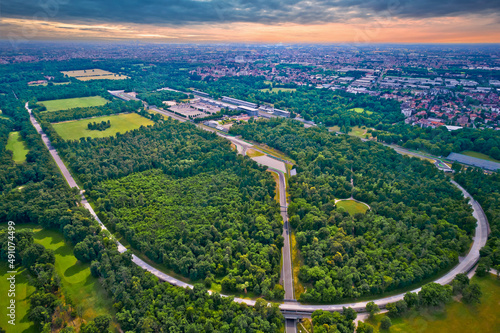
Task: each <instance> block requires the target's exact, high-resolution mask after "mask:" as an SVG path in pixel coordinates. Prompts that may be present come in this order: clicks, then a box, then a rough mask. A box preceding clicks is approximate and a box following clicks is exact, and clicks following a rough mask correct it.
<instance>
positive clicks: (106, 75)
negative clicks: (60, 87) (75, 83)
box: [61, 68, 129, 81]
mask: <svg viewBox="0 0 500 333" xmlns="http://www.w3.org/2000/svg"><path fill="white" fill-rule="evenodd" d="M61 73H63V74H64V75H67V76H69V77H74V78H76V79H77V80H80V81H90V80H125V79H128V78H129V77H128V76H126V75H121V74H115V73H112V72H108V71H105V70H103V69H98V68H94V69H87V70H83V69H82V70H76V71H61Z"/></svg>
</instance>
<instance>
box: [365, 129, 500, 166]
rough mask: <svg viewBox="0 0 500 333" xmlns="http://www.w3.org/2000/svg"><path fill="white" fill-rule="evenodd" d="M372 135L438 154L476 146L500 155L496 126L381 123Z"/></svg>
mask: <svg viewBox="0 0 500 333" xmlns="http://www.w3.org/2000/svg"><path fill="white" fill-rule="evenodd" d="M375 128H376V131H373V132H372V135H373V136H374V137H376V138H377V140H378V141H380V142H385V143H388V144H393V143H395V144H398V145H401V146H403V147H405V148H409V149H417V150H424V151H427V152H429V153H431V154H433V155H436V156H448V155H449V154H450V153H451V152H456V153H459V152H461V151H464V150H473V151H477V152H479V153H483V154H486V155H490V156H491V157H493V158H496V159H498V158H500V132H499V131H495V130H490V129H486V130H481V131H479V130H477V129H473V128H464V129H461V130H457V131H448V130H447V129H446V127H438V128H434V129H433V128H430V127H428V128H420V127H418V126H409V125H404V124H397V125H387V124H386V125H384V124H379V125H377V126H376V127H375Z"/></svg>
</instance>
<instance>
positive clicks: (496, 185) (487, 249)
mask: <svg viewBox="0 0 500 333" xmlns="http://www.w3.org/2000/svg"><path fill="white" fill-rule="evenodd" d="M455 180H456V181H457V183H459V184H460V185H462V186H463V187H464V188H465V189H466V190H467V191H468V192H469V193H470V194H471V195H472V196H473V197H474V199H476V200H477V201H478V202H479V203H480V204H481V207H482V208H483V210H484V213H485V214H486V217H487V218H488V223H489V225H490V229H491V232H490V235H489V237H488V241H487V242H486V246H484V247H483V248H482V249H481V251H480V254H481V259H480V261H479V265H478V268H477V270H476V272H477V274H478V275H479V276H484V275H486V273H487V272H488V271H489V270H490V268H494V269H496V270H497V271H500V174H499V173H498V172H493V173H491V174H485V173H484V172H483V170H481V169H478V168H467V169H465V168H462V167H460V166H458V167H457V168H456V175H455Z"/></svg>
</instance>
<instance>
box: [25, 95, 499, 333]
mask: <svg viewBox="0 0 500 333" xmlns="http://www.w3.org/2000/svg"><path fill="white" fill-rule="evenodd" d="M25 107H26V109H27V110H28V112H29V113H30V120H31V123H32V124H33V126H34V127H35V129H36V130H37V132H38V133H39V134H40V135H41V137H42V140H43V142H44V143H45V145H46V146H47V148H48V150H49V152H50V154H51V155H52V157H53V159H54V161H55V162H56V164H57V166H58V167H59V169H60V170H61V173H62V174H63V176H64V178H65V179H66V181H67V182H68V184H69V186H70V187H77V188H79V187H78V185H77V183H76V181H75V180H74V178H73V177H72V175H71V173H70V172H69V170H68V169H67V168H66V166H65V165H64V163H63V162H62V160H61V158H60V157H59V155H58V153H57V151H56V149H55V148H54V147H53V146H52V144H51V142H50V140H49V138H48V137H47V135H46V134H45V133H44V132H43V130H42V128H41V127H40V125H39V124H38V122H37V121H36V119H35V118H34V117H33V115H32V113H31V110H30V109H29V108H28V103H26V105H25ZM224 137H225V136H224ZM226 138H228V139H229V137H226ZM234 140H238V139H234ZM231 141H233V140H231ZM238 141H239V142H238V143H239V144H243V143H244V144H245V146H246V147H245V148H248V146H251V144H248V143H247V142H244V141H242V140H238ZM282 179H283V181H282ZM452 183H453V184H454V185H455V186H457V187H458V188H459V189H460V190H461V191H462V193H463V194H464V196H465V197H468V198H469V199H470V200H471V201H470V203H471V206H472V208H473V215H474V217H475V218H476V219H477V221H478V223H477V226H476V233H475V237H474V238H473V244H472V247H471V249H470V251H469V253H468V254H467V255H466V256H465V257H464V258H463V259H462V260H461V261H460V263H459V264H458V265H456V266H455V267H454V268H453V269H451V270H450V271H449V272H448V273H447V274H445V275H444V276H442V277H440V278H438V279H437V280H435V281H434V282H436V283H439V284H443V285H444V284H448V283H450V282H451V281H452V280H453V278H454V277H455V276H456V275H457V274H458V273H468V272H469V271H471V270H472V269H473V268H474V266H475V265H476V263H477V261H478V260H479V250H480V249H481V248H482V247H483V246H484V245H485V244H486V240H487V238H488V233H489V225H488V220H487V218H486V216H485V214H484V212H483V210H482V208H481V206H480V205H479V203H478V202H477V201H475V200H474V199H473V198H472V196H471V195H470V194H469V193H468V192H467V191H465V189H463V188H462V187H461V186H460V185H458V184H457V183H455V182H454V181H452ZM279 188H280V198H286V192H284V191H286V188H285V183H284V176H283V178H282V173H281V174H280V186H279ZM81 193H82V194H81V196H82V204H83V205H84V206H85V208H87V209H88V210H89V211H90V213H91V214H92V216H94V218H95V219H96V220H97V221H98V222H99V224H100V225H101V227H102V228H103V229H106V227H105V226H104V225H103V224H102V222H101V221H100V220H99V217H98V216H97V215H96V214H95V212H94V210H93V209H92V207H91V206H90V204H89V203H88V202H87V200H86V198H85V196H84V194H83V192H81ZM282 206H286V203H285V204H284V205H282ZM282 213H283V212H282ZM284 214H285V215H284V216H285V217H286V212H285V213H284ZM285 230H288V228H284V232H285ZM287 232H288V231H287ZM285 238H286V239H287V238H288V237H285ZM288 239H289V238H288ZM117 243H118V248H119V250H120V252H125V251H127V249H126V248H125V247H124V246H123V245H122V244H121V243H119V242H118V241H117ZM285 244H286V243H285ZM286 247H287V249H286V248H285V249H284V257H288V260H291V259H290V245H289V243H288V246H286ZM132 258H133V262H134V263H136V264H137V265H138V266H140V267H142V268H144V269H145V270H148V271H149V272H151V273H152V274H154V275H155V276H157V277H158V278H159V279H160V280H162V281H166V282H169V283H171V284H173V285H175V286H179V287H184V288H192V287H193V286H192V285H190V284H188V283H185V282H183V281H180V280H178V279H175V278H173V277H171V276H169V275H167V274H165V273H163V272H161V271H159V270H157V269H155V268H154V267H152V266H150V265H149V264H148V263H146V262H145V261H143V260H142V259H140V258H138V257H137V256H135V255H132ZM284 262H285V260H284ZM286 266H287V265H284V267H286ZM283 274H285V276H284V284H285V295H287V291H289V290H292V293H293V286H292V287H290V286H289V283H288V282H287V281H292V282H293V279H291V265H290V275H289V276H290V278H288V277H287V276H286V273H285V272H284V273H283ZM290 288H291V289H290ZM419 290H420V288H417V289H414V290H411V291H412V292H418V291H419ZM288 295H290V294H288ZM223 296H226V295H223ZM403 296H404V293H401V294H398V295H394V296H389V297H383V298H379V299H375V300H371V301H373V302H374V303H375V304H377V305H378V306H379V307H381V308H383V307H385V305H386V304H387V303H391V302H396V301H398V300H401V299H402V298H403ZM234 301H235V302H239V303H245V304H247V305H251V306H253V305H254V304H255V301H253V300H249V299H241V298H234ZM368 302H369V301H364V302H352V303H343V304H334V305H305V304H300V303H298V302H295V301H285V302H284V303H283V304H280V308H281V310H282V311H283V312H284V313H285V315H286V316H288V317H290V316H291V315H292V316H293V314H300V315H307V314H309V315H310V314H311V313H312V312H314V311H315V310H319V309H321V310H327V311H342V308H343V307H351V308H353V309H354V310H356V311H358V312H363V311H365V307H366V304H367V303H368ZM292 322H293V323H294V321H293V320H287V322H286V326H287V328H288V326H292V324H291V323H292ZM294 325H295V324H293V326H294ZM290 329H292V328H290ZM295 329H296V328H295V326H294V327H293V331H295ZM293 331H289V330H288V329H287V332H293Z"/></svg>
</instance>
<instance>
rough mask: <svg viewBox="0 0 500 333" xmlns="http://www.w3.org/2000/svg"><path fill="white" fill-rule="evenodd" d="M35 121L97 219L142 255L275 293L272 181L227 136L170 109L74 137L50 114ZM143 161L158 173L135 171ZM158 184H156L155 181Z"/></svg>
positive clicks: (235, 287)
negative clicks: (136, 123) (63, 133)
mask: <svg viewBox="0 0 500 333" xmlns="http://www.w3.org/2000/svg"><path fill="white" fill-rule="evenodd" d="M42 125H43V126H44V128H46V129H47V134H48V135H49V136H50V137H51V141H52V142H53V144H54V145H55V146H56V147H57V148H58V151H59V152H60V154H61V156H63V157H64V158H65V160H66V161H67V162H68V164H69V166H70V167H71V169H72V170H73V171H74V172H75V174H76V175H78V177H79V179H80V181H81V182H82V183H83V185H84V187H85V189H86V191H87V193H89V195H90V198H91V199H92V200H95V202H96V204H97V210H98V212H99V215H100V217H101V219H102V220H103V222H104V223H105V224H108V225H109V226H110V227H111V228H112V230H117V231H119V232H120V234H122V235H124V236H125V238H126V239H127V240H128V241H129V242H130V243H131V244H132V246H134V247H135V248H137V249H139V250H140V251H141V252H142V253H144V254H146V255H147V256H148V258H150V259H151V260H153V261H155V262H157V263H161V264H165V265H166V266H167V267H169V268H171V269H173V270H174V271H175V272H177V273H179V274H182V275H184V276H186V277H188V278H191V279H193V280H198V279H207V278H208V281H210V280H217V281H218V283H220V284H222V288H223V289H224V291H226V292H227V291H229V292H248V291H252V292H254V293H256V294H257V295H265V296H266V297H267V298H269V299H275V298H277V299H280V298H282V297H283V289H282V287H281V286H279V285H278V280H279V267H280V257H281V251H280V249H281V247H282V245H283V237H282V236H281V232H282V222H281V221H282V220H281V216H280V215H279V207H278V205H277V204H276V203H275V201H274V200H273V198H274V192H275V182H274V180H273V178H272V176H271V175H270V174H269V173H267V172H265V168H264V167H260V166H258V165H257V163H255V162H254V161H252V160H250V159H249V158H244V157H242V156H239V155H237V154H236V152H234V151H232V150H231V147H230V144H229V142H228V141H227V140H224V139H222V138H219V137H218V136H217V135H215V134H214V133H211V132H206V131H203V130H200V129H198V128H196V127H195V126H194V125H192V124H189V123H179V122H177V121H174V120H172V119H170V118H169V119H166V120H165V121H164V122H161V123H157V124H156V125H154V126H152V127H147V128H142V129H139V130H134V131H130V132H127V133H125V134H120V135H117V136H115V137H108V138H102V139H90V138H87V139H86V138H82V139H81V140H80V141H65V140H62V139H61V138H60V137H59V136H58V135H57V133H56V132H55V131H53V130H52V129H51V125H50V124H48V123H42ZM152 169H156V170H159V172H160V173H161V174H163V175H165V176H167V177H165V176H161V175H160V174H144V173H142V174H135V173H138V172H144V171H147V170H152ZM134 174H135V175H134ZM123 177H125V178H123ZM111 180H113V181H111ZM110 181H111V182H110ZM157 184H164V186H165V188H164V189H163V190H161V191H158V188H157ZM199 184H203V185H205V186H200V185H199ZM179 193H182V196H179ZM172 196H178V200H172V199H171V198H172ZM195 199H196V200H195ZM190 200H193V201H190ZM138 202H139V203H140V202H142V204H139V203H138ZM160 202H164V205H161V204H160ZM190 202H192V203H191V204H190ZM131 217H132V218H131ZM142 218H144V220H143V222H142V223H138V220H141V219H142ZM179 221H182V223H180V222H179ZM154 226H156V227H154ZM166 226H168V227H169V228H167V229H165V227H166ZM115 228H116V229H115ZM177 228H179V229H177ZM208 236H209V237H210V238H208V239H207V238H206V237H208ZM151 238H154V239H155V242H151V241H150V239H151ZM219 246H222V247H223V250H221V251H222V252H220V251H218V247H219ZM208 281H207V284H208V285H210V284H209V282H208ZM214 282H215V281H214Z"/></svg>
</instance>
